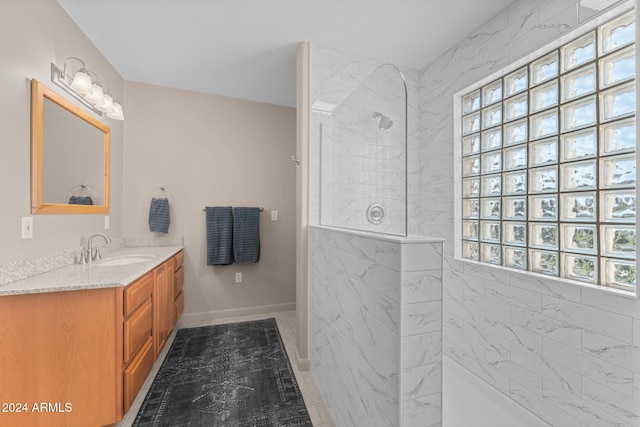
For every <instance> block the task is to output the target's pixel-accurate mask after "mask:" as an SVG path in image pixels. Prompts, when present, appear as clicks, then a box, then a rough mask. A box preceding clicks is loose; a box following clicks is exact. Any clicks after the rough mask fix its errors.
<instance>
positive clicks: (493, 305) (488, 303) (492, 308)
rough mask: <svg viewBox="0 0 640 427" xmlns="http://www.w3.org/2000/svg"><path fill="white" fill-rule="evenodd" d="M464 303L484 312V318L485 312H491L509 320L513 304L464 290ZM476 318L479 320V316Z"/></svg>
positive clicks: (483, 316) (495, 315) (492, 314)
mask: <svg viewBox="0 0 640 427" xmlns="http://www.w3.org/2000/svg"><path fill="white" fill-rule="evenodd" d="M447 291H448V289H447ZM445 292H446V291H445ZM463 304H464V306H465V307H469V308H473V309H475V310H477V311H478V312H480V313H482V318H483V319H484V318H485V315H484V314H485V313H490V314H491V316H493V317H495V318H497V319H501V320H504V321H507V322H508V321H509V318H510V315H511V306H510V305H509V303H508V302H505V301H504V300H499V299H495V298H491V297H488V296H484V295H478V294H476V293H471V292H467V291H463ZM474 318H476V319H478V320H479V318H478V317H477V316H474Z"/></svg>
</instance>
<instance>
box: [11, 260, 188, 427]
mask: <svg viewBox="0 0 640 427" xmlns="http://www.w3.org/2000/svg"><path fill="white" fill-rule="evenodd" d="M182 259H183V255H182V251H181V252H179V254H178V255H176V256H174V257H171V258H169V259H168V260H167V261H165V262H164V263H163V264H161V265H159V266H158V267H156V268H155V269H153V270H152V271H150V272H148V273H146V274H144V275H143V276H141V277H140V278H139V279H137V280H135V281H134V282H133V283H131V284H130V285H128V286H123V287H114V288H102V289H90V290H73V291H65V292H46V293H37V294H23V295H6V296H0V405H2V406H1V407H0V426H16V427H21V426H25V427H26V426H28V427H58V426H65V427H75V426H78V427H94V426H96V427H98V426H104V425H109V424H115V423H117V422H118V421H120V420H121V419H122V417H123V416H124V414H125V413H126V412H127V411H128V410H129V409H130V407H131V404H132V402H133V401H134V400H135V398H136V396H137V394H138V393H139V391H140V389H141V387H142V385H143V384H144V382H145V380H146V379H147V377H148V376H149V373H150V372H151V369H152V367H153V364H154V363H155V361H156V360H157V354H158V353H159V352H160V351H161V350H162V347H163V346H164V345H165V344H166V342H167V339H168V337H169V335H170V333H171V331H172V330H173V328H174V326H175V322H176V321H177V318H178V316H179V315H180V314H181V312H182V311H181V310H180V311H177V310H176V309H175V307H176V290H177V289H178V288H179V289H180V292H179V294H180V295H183V293H182V283H180V284H179V285H178V284H177V279H176V278H177V276H179V275H180V274H181V273H180V272H179V270H180V269H181V266H182ZM177 265H179V267H176V266H177ZM176 268H178V270H176ZM176 273H177V274H176ZM182 277H184V276H182Z"/></svg>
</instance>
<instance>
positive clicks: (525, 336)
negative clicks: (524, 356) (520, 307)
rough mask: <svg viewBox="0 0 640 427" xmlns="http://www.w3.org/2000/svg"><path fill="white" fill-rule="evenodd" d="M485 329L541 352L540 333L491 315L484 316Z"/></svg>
mask: <svg viewBox="0 0 640 427" xmlns="http://www.w3.org/2000/svg"><path fill="white" fill-rule="evenodd" d="M485 329H486V330H487V332H490V333H492V334H494V335H496V336H499V337H500V338H503V339H506V340H507V341H509V342H512V343H515V344H520V345H521V346H523V347H525V348H527V349H529V350H531V351H534V352H536V353H542V335H539V334H537V333H535V332H531V331H529V330H527V329H525V328H521V327H519V326H517V325H515V324H513V323H509V322H505V321H503V320H500V319H496V318H494V317H491V316H487V317H486V318H485Z"/></svg>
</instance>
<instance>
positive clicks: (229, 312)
mask: <svg viewBox="0 0 640 427" xmlns="http://www.w3.org/2000/svg"><path fill="white" fill-rule="evenodd" d="M295 309H296V303H295V302H288V303H284V304H272V305H259V306H257V307H242V308H230V309H226V310H215V311H205V312H201V313H185V314H183V315H182V316H181V317H180V320H178V325H177V327H178V328H188V327H191V326H193V324H194V323H199V322H203V321H207V320H216V319H223V318H227V317H238V316H250V315H253V314H264V313H272V312H275V311H290V310H295Z"/></svg>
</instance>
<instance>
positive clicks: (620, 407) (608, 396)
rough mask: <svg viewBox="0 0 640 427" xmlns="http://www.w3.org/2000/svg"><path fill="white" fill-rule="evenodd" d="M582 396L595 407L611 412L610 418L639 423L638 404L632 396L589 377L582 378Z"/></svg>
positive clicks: (639, 409) (639, 408)
mask: <svg viewBox="0 0 640 427" xmlns="http://www.w3.org/2000/svg"><path fill="white" fill-rule="evenodd" d="M582 396H583V397H584V399H585V400H587V401H588V402H591V403H593V406H595V407H596V408H598V409H601V410H603V411H605V412H607V413H609V414H611V418H612V419H618V420H620V421H621V422H626V423H628V424H629V425H632V426H634V425H638V424H640V405H638V403H637V402H636V401H635V400H633V397H628V396H625V395H623V394H621V393H618V392H615V391H613V390H611V389H610V388H608V387H605V386H603V385H602V384H600V383H598V382H596V381H593V380H591V379H590V378H583V380H582Z"/></svg>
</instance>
